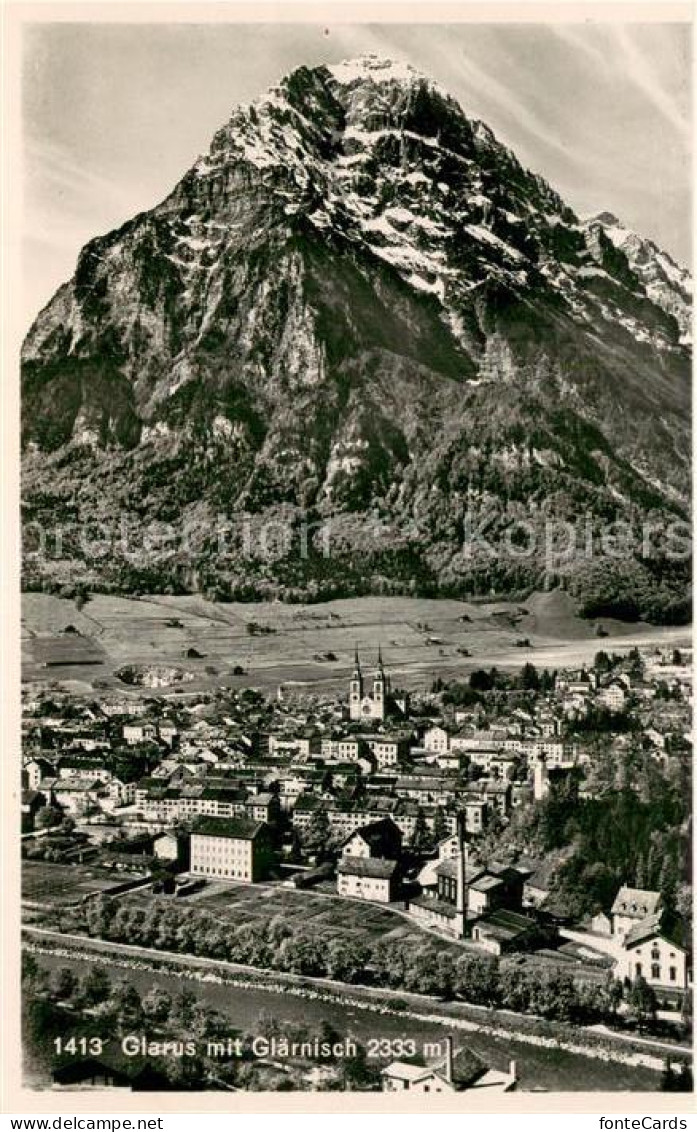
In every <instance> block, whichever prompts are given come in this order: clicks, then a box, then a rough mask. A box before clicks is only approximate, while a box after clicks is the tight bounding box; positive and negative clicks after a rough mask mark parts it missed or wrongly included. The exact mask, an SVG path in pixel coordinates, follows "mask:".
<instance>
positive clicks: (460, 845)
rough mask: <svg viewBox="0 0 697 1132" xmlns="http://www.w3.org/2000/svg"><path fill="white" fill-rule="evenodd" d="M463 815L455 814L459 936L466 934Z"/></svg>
mask: <svg viewBox="0 0 697 1132" xmlns="http://www.w3.org/2000/svg"><path fill="white" fill-rule="evenodd" d="M465 821H466V818H465V815H464V814H458V815H457V893H456V897H455V900H456V903H455V911H456V912H457V928H458V934H459V936H460V937H461V938H463V937H464V936H466V935H467V880H466V867H467V859H466V856H467V848H466V844H465V837H466V829H465Z"/></svg>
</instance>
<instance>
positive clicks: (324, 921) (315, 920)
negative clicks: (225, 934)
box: [120, 885, 459, 951]
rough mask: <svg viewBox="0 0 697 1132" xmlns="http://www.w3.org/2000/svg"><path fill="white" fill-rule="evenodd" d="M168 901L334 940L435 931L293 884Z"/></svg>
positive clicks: (405, 937) (408, 940) (411, 939)
mask: <svg viewBox="0 0 697 1132" xmlns="http://www.w3.org/2000/svg"><path fill="white" fill-rule="evenodd" d="M120 899H122V900H125V901H127V902H128V903H134V902H135V903H137V904H140V905H141V906H146V905H147V904H149V903H151V901H152V897H150V896H148V897H145V896H141V895H139V894H137V893H134V894H127V895H125V896H123V897H121V898H120ZM164 903H166V904H167V906H169V907H172V905H173V904H174V906H175V907H177V908H181V909H184V908H186V907H195V908H196V909H197V911H203V910H205V911H208V912H210V913H211V914H212V915H213V916H215V917H216V918H217V919H220V920H221V921H223V922H224V923H226V924H229V925H230V927H233V928H238V927H243V926H248V925H251V926H254V927H258V928H263V927H264V926H265V925H266V924H268V923H269V922H270V921H271V920H272V919H274V917H276V916H278V917H279V919H280V920H282V922H283V923H284V924H287V925H288V926H289V927H290V928H291V929H293V930H303V929H308V930H310V931H312V932H315V931H316V932H317V934H318V935H321V937H322V939H323V940H324V941H325V942H329V940H331V939H348V938H350V939H353V940H355V941H356V942H360V941H361V940H365V941H368V940H370V941H372V942H374V941H375V940H377V939H387V938H389V939H391V940H393V939H399V940H400V942H403V943H404V944H405V946H406V947H407V948H417V947H419V946H421V945H423V944H424V943H425V942H426V941H427V940H428V939H429V936H428V935H426V934H425V933H424V932H422V931H421V930H420V929H419V928H418V927H412V926H411V924H409V923H408V922H407V921H406V920H405V919H404V917H403V916H400V915H399V914H398V913H397V912H394V911H392V910H391V909H389V908H378V907H376V906H375V905H373V904H362V903H359V902H358V901H352V900H344V899H341V898H339V897H332V896H318V895H315V894H312V893H304V892H292V891H290V890H289V889H281V888H270V887H266V886H264V885H237V886H234V887H233V886H230V887H229V888H228V887H224V886H222V885H215V886H212V887H211V890H210V891H209V890H207V889H204V890H203V891H202V892H199V893H197V894H195V895H193V896H192V897H186V898H185V899H184V900H181V901H177V902H176V903H174V902H173V901H172V900H165V901H164ZM441 946H442V947H444V948H452V949H453V950H456V951H459V948H458V947H457V945H456V944H449V943H448V942H443V943H442V944H441Z"/></svg>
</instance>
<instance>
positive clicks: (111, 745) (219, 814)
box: [22, 656, 689, 988]
mask: <svg viewBox="0 0 697 1132" xmlns="http://www.w3.org/2000/svg"><path fill="white" fill-rule="evenodd" d="M663 667H664V668H665V667H666V666H663ZM657 668H659V669H660V668H661V666H660V665H657ZM663 675H665V673H663ZM669 678H670V679H673V681H674V684H673V692H672V693H671V695H672V697H673V703H672V708H670V709H669V710H667V711H666V712H665V716H666V718H667V719H670V721H671V726H675V727H677V728H680V727H681V726H682V725H683V720H684V717H685V707H686V705H687V703H688V699H689V697H688V696H687V695H686V694H685V695H684V697H683V699H682V702H680V697H681V696H682V695H683V692H684V691H685V686H686V680H687V678H686V676H685V672H684V671H683V670H682V669H680V670H679V671H678V674H677V675H676V676H670V675H669ZM657 679H658V677H657V678H656V679H653V678H650V679H646V678H645V677H641V678H639V677H637V676H636V675H633V674H631V673H630V672H629V671H624V670H622V669H621V668H620V670H619V671H617V670H615V671H614V673H613V675H612V676H611V677H608V676H605V675H603V674H602V673H601V674H599V673H597V672H595V671H593V670H591V671H590V672H587V671H585V670H581V671H578V672H565V673H561V674H559V675H558V677H557V680H556V686H555V688H554V690H553V692H550V693H549V694H548V695H547V696H546V697H540V699H539V704H538V706H537V708H536V709H535V710H534V711H533V710H531V709H529V708H526V707H520V706H518V707H512V708H511V709H510V710H509V711H502V712H501V713H500V714H499V717H498V718H493V719H492V718H490V717H487V715H486V713H485V712H483V711H482V710H481V708H479V707H477V706H475V707H473V708H472V709H468V710H450V711H448V712H444V711H443V710H442V709H441V708H438V709H437V710H434V711H431V712H429V711H428V710H426V711H424V710H421V711H420V712H419V713H418V714H416V713H412V712H411V705H410V701H409V697H408V696H406V695H404V694H401V693H397V692H393V691H392V687H391V681H390V678H389V675H388V674H387V672H386V671H385V667H384V664H383V661H382V657H381V656H379V657H378V661H377V664H376V666H375V671H374V674H373V676H372V680H366V679H365V678H364V676H363V672H362V669H361V664H360V659H359V658H358V656H356V659H355V665H354V670H353V673H352V675H351V679H350V681H349V687H348V697H347V701H346V703H345V705H344V706H342V705H340V704H329V705H327V704H325V705H317V704H315V705H313V706H311V707H309V708H304V709H299V708H298V707H296V706H288V707H286V706H284V705H283V706H281V705H277V707H276V708H275V710H274V713H273V718H272V719H271V720H270V719H269V715H268V713H266V714H263V713H262V712H261V711H260V710H259V709H258V708H256V707H254V706H252V707H249V706H246V705H244V704H243V703H242V702H241V701H240V703H239V704H238V708H237V710H235V711H234V712H232V714H230V715H225V714H223V715H222V716H221V713H219V712H208V711H207V710H206V704H205V703H198V702H197V701H196V697H195V695H191V696H189V698H188V699H187V698H186V697H181V698H180V697H178V698H177V705H176V708H175V707H174V705H173V704H171V703H169V702H166V703H165V704H162V701H157V700H149V701H145V700H143V701H141V702H140V703H138V701H137V700H136V699H134V698H133V697H131V698H128V699H127V700H123V701H121V702H118V701H117V702H116V703H110V702H109V699H108V698H105V700H104V702H103V703H100V704H98V705H97V704H84V705H81V707H80V708H78V709H76V708H75V707H74V706H71V709H70V711H65V712H63V711H62V710H61V704H60V702H59V703H52V704H51V705H50V706H47V704H46V703H45V702H42V700H41V699H40V698H38V699H37V700H36V701H35V702H31V701H29V702H28V703H27V704H26V705H25V707H26V716H25V740H26V742H25V758H24V768H23V774H24V786H25V790H24V794H23V797H22V824H23V831H24V832H25V833H26V834H30V833H31V832H32V830H33V829H34V827H35V824H36V822H37V820H38V819H39V815H40V812H41V810H42V809H45V808H53V809H55V810H56V811H58V812H60V813H62V814H65V815H68V816H70V817H72V818H74V819H75V820H77V821H84V820H90V821H100V820H102V819H104V820H111V821H114V822H116V823H120V824H121V825H122V826H123V828H124V829H128V828H131V827H132V828H135V829H138V830H139V831H141V832H142V831H143V830H145V831H146V832H147V833H148V834H149V836H150V837H151V839H152V854H153V856H154V857H155V858H160V859H162V860H165V859H169V860H172V861H176V862H177V863H178V864H179V866H180V867H181V869H184V868H185V869H186V871H187V872H188V873H190V874H191V875H192V876H194V877H200V878H203V879H206V880H217V881H228V880H229V881H236V882H244V883H257V882H259V881H262V880H265V879H268V877H269V876H270V875H271V873H272V872H273V869H274V866H275V864H277V863H278V857H279V847H280V845H281V842H282V841H283V838H284V837H287V836H288V834H289V832H290V833H292V834H294V835H295V836H296V837H297V838H298V839H299V840H300V841H301V842H303V841H304V840H305V839H307V838H308V837H309V836H310V835H311V833H312V831H313V830H316V829H317V828H323V829H325V830H326V836H327V839H328V840H329V841H330V842H332V843H333V844H335V845H336V847H337V849H336V852H337V863H336V873H335V877H334V880H333V881H332V883H333V884H334V885H335V891H337V892H338V894H339V895H340V896H343V897H346V898H350V899H362V900H368V901H371V902H375V903H381V904H387V903H394V902H396V901H399V902H400V904H401V905H402V907H403V909H404V911H405V913H406V914H408V915H410V916H411V917H413V919H414V920H415V921H416V922H418V923H420V924H421V925H422V926H424V927H426V928H428V929H430V930H434V931H436V932H439V933H441V934H443V935H446V936H449V937H453V938H463V937H465V936H467V937H468V938H469V939H471V941H472V942H474V943H476V944H478V945H479V946H481V948H482V949H484V950H487V951H489V952H491V953H494V954H503V953H505V952H507V951H511V950H521V949H529V948H532V947H535V946H537V945H539V944H540V943H541V942H543V941H544V934H545V930H547V929H546V928H545V927H544V923H543V920H542V919H541V917H540V915H539V912H540V909H543V908H544V906H545V903H546V900H547V898H548V895H549V878H548V876H547V875H546V867H545V862H540V861H538V862H519V863H518V864H516V866H515V867H512V866H510V865H509V866H506V865H504V864H498V863H496V862H495V861H489V862H488V863H487V864H486V865H482V864H479V863H477V856H476V853H472V852H471V849H472V848H473V847H476V844H477V842H478V840H479V839H480V838H481V837H483V836H484V835H485V834H487V833H488V832H489V831H491V830H492V828H493V829H495V828H496V825H497V823H506V822H507V821H508V820H509V818H510V816H511V814H512V812H513V811H514V810H515V809H516V808H518V807H521V806H526V805H528V804H529V803H530V802H531V801H532V800H534V799H540V798H543V797H544V796H545V794H546V793H547V792H548V790H549V789H550V784H551V783H552V782H553V781H554V779H555V778H557V779H559V778H561V779H563V778H565V777H568V779H569V781H570V782H578V780H579V779H581V778H582V774H583V770H584V768H585V766H586V763H587V760H588V757H589V756H588V753H587V750H586V748H585V747H584V746H583V745H582V744H579V743H578V741H577V740H572V739H571V738H570V737H569V726H568V721H569V715H570V714H575V715H578V714H583V712H584V711H589V710H592V709H593V708H596V709H598V708H601V709H603V710H605V711H608V712H610V713H614V712H620V711H623V710H625V708H626V706H627V704H628V703H629V702H631V703H632V704H633V705H634V707H635V708H636V709H637V710H638V711H639V712H641V711H645V712H646V713H648V714H647V716H646V718H647V720H650V722H651V724H652V727H648V726H647V727H645V729H644V733H645V740H646V741H647V742H649V743H650V744H651V747H652V750H655V752H656V757H657V758H659V759H660V758H665V757H668V756H667V751H668V748H669V738H670V736H669V735H667V734H666V733H665V732H664V731H663V730H661V726H660V718H662V716H661V717H659V716H658V715H657V713H654V712H652V709H651V695H652V694H655V691H656V686H657V685H656V680H657ZM650 693H651V694H650ZM676 705H677V706H676ZM678 708H679V709H680V710H678ZM255 711H256V712H257V714H256V715H255ZM652 732H653V734H652ZM183 830H184V832H182V831H183ZM424 831H426V833H427V834H428V835H429V836H430V838H431V840H432V841H435V842H437V849H436V852H435V853H434V854H433V855H432V857H431V858H430V859H428V860H427V862H426V864H425V865H424V867H423V868H422V869H421V871H420V872H419V875H418V877H416V878H414V877H412V878H411V880H410V882H409V884H405V876H404V861H405V851H406V849H407V847H409V846H411V844H412V841H413V839H414V838H415V837H416V836H417V834H418V833H419V832H421V833H423V832H424ZM184 842H185V844H184ZM622 891H623V892H624V890H622ZM627 892H629V893H630V895H629V896H628V897H627V900H626V901H625V904H626V908H624V910H623V908H622V907H621V904H622V901H621V896H622V893H620V894H618V900H617V901H616V907H614V908H613V909H612V912H611V913H608V915H607V924H606V926H605V929H604V928H603V925H602V924H601V923H600V922H599V924H598V925H596V928H597V934H598V936H602V935H603V934H604V935H605V936H606V937H607V938H609V939H610V941H611V944H612V947H613V948H614V949H615V950H614V952H613V955H614V957H615V959H616V963H617V969H618V970H619V971H621V972H622V977H627V978H633V977H636V975H637V974H642V975H643V976H644V977H646V978H647V981H650V982H653V983H655V985H664V986H675V987H678V988H680V987H684V986H685V985H686V982H687V977H688V975H687V972H688V968H689V959H688V948H687V943H686V941H685V940H684V939H683V938H682V936H681V932H680V927H679V925H678V924H677V921H674V920H671V921H670V922H669V918H668V917H667V914H666V912H665V910H662V909H661V908H660V907H658V906H656V904H655V901H653V902H652V900H651V899H649V897H650V896H651V894H648V895H647V894H645V893H644V894H643V896H642V895H641V894H640V893H639V890H627ZM632 893H634V894H635V895H634V896H632V895H631V894H632ZM637 893H639V895H636V894H637ZM653 895H655V894H653ZM618 901H619V902H620V903H619V904H618ZM642 901H643V902H642ZM633 904H634V905H636V907H635V908H633V907H632V905H633ZM661 933H662V934H661Z"/></svg>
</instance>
